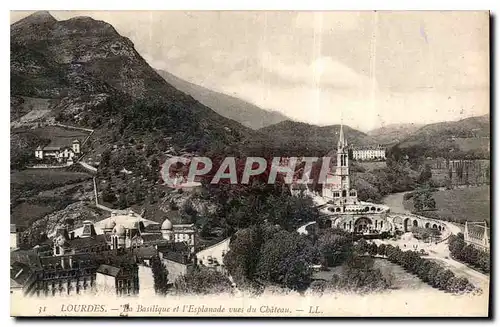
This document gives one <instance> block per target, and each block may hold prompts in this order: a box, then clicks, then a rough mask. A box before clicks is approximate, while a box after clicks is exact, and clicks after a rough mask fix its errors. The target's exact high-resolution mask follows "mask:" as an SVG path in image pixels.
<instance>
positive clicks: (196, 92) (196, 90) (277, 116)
mask: <svg viewBox="0 0 500 327" xmlns="http://www.w3.org/2000/svg"><path fill="white" fill-rule="evenodd" d="M157 72H158V74H160V76H161V77H163V78H164V79H165V80H166V81H167V82H168V83H169V84H171V85H173V86H174V87H175V88H177V89H178V90H180V91H182V92H184V93H186V94H189V95H191V96H192V97H193V98H195V99H196V100H198V101H199V102H201V103H202V104H204V105H205V106H207V107H210V108H212V109H213V110H214V111H215V112H217V113H218V114H219V115H221V116H224V117H226V118H229V119H233V120H235V121H237V122H239V123H241V124H242V125H244V126H246V127H249V128H251V129H254V130H257V129H259V128H263V127H265V126H269V125H273V124H277V123H279V122H281V121H284V120H287V119H289V118H288V117H286V116H284V115H283V114H281V113H279V112H276V111H269V110H264V109H261V108H259V107H257V106H256V105H254V104H251V103H248V102H246V101H243V100H241V99H238V98H236V97H232V96H229V95H227V94H223V93H219V92H215V91H212V90H210V89H207V88H205V87H203V86H200V85H196V84H193V83H190V82H188V81H185V80H183V79H181V78H179V77H177V76H175V75H172V74H170V73H169V72H166V71H163V70H157Z"/></svg>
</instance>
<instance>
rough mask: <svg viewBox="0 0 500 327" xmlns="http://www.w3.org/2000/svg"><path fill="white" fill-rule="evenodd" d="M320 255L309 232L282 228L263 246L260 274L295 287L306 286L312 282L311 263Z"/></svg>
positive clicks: (315, 261) (265, 278)
mask: <svg viewBox="0 0 500 327" xmlns="http://www.w3.org/2000/svg"><path fill="white" fill-rule="evenodd" d="M318 259H319V252H318V251H317V249H316V248H315V247H314V246H313V244H312V243H311V241H310V240H309V239H308V238H307V237H306V236H304V235H300V234H298V233H297V232H288V231H279V232H277V233H276V234H274V235H273V237H272V238H271V239H269V240H268V241H267V242H265V243H264V245H263V246H262V250H261V256H260V259H259V263H258V265H257V276H258V277H259V278H261V279H263V280H266V281H268V282H271V283H274V284H279V285H282V286H285V287H287V288H290V289H293V290H304V289H306V288H307V287H308V286H309V284H310V282H311V276H312V269H311V265H312V264H315V263H318Z"/></svg>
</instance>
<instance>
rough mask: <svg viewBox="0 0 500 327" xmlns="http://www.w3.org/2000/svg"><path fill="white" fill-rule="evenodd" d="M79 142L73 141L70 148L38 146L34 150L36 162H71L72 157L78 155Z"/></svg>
mask: <svg viewBox="0 0 500 327" xmlns="http://www.w3.org/2000/svg"><path fill="white" fill-rule="evenodd" d="M80 153H81V149H80V141H79V140H74V141H73V143H72V145H71V146H46V147H43V148H42V147H41V146H39V147H38V148H36V150H35V158H37V159H38V160H56V161H57V162H68V161H73V157H74V156H76V155H78V154H80Z"/></svg>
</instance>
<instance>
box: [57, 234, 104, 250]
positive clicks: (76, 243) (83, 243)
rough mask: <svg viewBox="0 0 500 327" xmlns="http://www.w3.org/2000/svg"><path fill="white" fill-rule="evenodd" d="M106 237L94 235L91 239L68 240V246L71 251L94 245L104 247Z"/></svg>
mask: <svg viewBox="0 0 500 327" xmlns="http://www.w3.org/2000/svg"><path fill="white" fill-rule="evenodd" d="M107 238H108V236H107V235H104V234H101V235H95V236H92V237H76V238H74V239H70V240H68V241H67V242H68V246H69V247H71V248H72V249H78V248H86V247H89V246H95V245H106V244H107V243H106V242H107Z"/></svg>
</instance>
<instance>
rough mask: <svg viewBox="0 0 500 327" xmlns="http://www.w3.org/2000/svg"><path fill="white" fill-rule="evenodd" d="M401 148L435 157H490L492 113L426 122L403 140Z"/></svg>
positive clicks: (400, 144)
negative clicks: (457, 119) (453, 119)
mask: <svg viewBox="0 0 500 327" xmlns="http://www.w3.org/2000/svg"><path fill="white" fill-rule="evenodd" d="M399 147H400V148H401V149H403V150H404V149H407V150H408V149H409V150H410V151H416V152H417V153H420V152H422V153H423V154H424V155H425V156H431V157H437V156H445V155H446V156H447V155H450V156H452V157H457V158H462V157H479V158H489V155H490V116H489V115H488V114H487V115H483V116H477V117H470V118H465V119H462V120H459V121H449V122H441V123H435V124H429V125H425V126H423V127H421V128H420V129H418V130H417V131H415V132H414V133H413V134H411V135H410V136H408V137H407V138H405V139H404V140H403V141H402V142H400V143H399Z"/></svg>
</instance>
